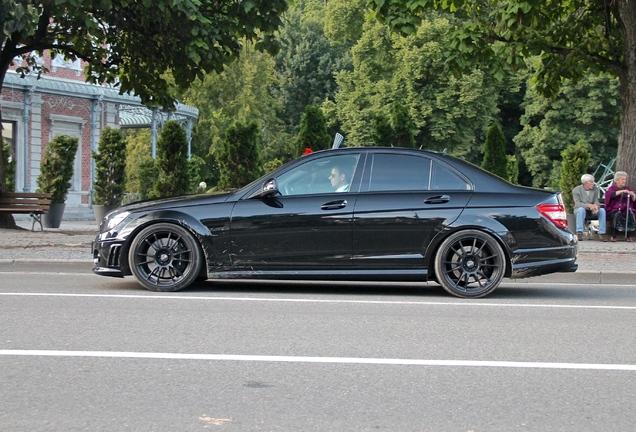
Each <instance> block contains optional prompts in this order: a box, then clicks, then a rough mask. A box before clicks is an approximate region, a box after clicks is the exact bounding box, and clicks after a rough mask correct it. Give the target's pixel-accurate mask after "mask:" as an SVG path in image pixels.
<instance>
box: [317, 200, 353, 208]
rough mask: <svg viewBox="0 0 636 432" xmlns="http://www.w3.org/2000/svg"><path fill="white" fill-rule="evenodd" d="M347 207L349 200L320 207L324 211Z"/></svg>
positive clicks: (332, 202)
mask: <svg viewBox="0 0 636 432" xmlns="http://www.w3.org/2000/svg"><path fill="white" fill-rule="evenodd" d="M346 206H347V200H339V201H331V202H328V203H325V204H323V205H322V206H320V208H321V209H322V210H338V209H341V208H345V207H346Z"/></svg>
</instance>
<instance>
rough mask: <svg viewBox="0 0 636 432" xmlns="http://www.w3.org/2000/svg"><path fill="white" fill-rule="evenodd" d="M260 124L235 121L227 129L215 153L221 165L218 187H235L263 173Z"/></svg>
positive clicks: (243, 184)
mask: <svg viewBox="0 0 636 432" xmlns="http://www.w3.org/2000/svg"><path fill="white" fill-rule="evenodd" d="M259 140H260V136H259V133H258V125H257V124H256V122H252V123H250V124H248V125H244V124H242V123H240V122H236V123H234V124H233V125H232V126H230V127H229V128H228V129H227V132H226V133H225V139H224V140H223V141H222V142H221V144H220V146H219V148H218V149H217V151H216V153H215V155H216V158H217V163H218V165H219V183H218V189H234V188H240V187H242V186H245V185H246V184H248V183H250V182H252V181H253V180H256V179H257V178H258V177H260V176H261V175H262V173H263V165H262V162H261V156H260V151H259V147H258V144H259Z"/></svg>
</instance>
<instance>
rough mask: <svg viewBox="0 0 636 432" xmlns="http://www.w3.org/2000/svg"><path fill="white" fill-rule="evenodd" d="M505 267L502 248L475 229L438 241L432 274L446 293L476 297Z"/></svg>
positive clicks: (489, 287) (493, 284) (485, 291)
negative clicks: (438, 245)
mask: <svg viewBox="0 0 636 432" xmlns="http://www.w3.org/2000/svg"><path fill="white" fill-rule="evenodd" d="M505 270H506V264H505V256H504V252H503V249H502V248H501V246H500V245H499V243H497V241H496V240H495V239H494V238H492V237H491V236H490V235H488V234H486V233H484V232H481V231H478V230H465V231H458V232H456V233H454V234H452V235H450V236H449V237H448V238H447V239H446V240H444V242H443V243H442V244H441V246H440V248H439V250H438V251H437V255H435V275H436V277H437V281H438V282H439V284H440V285H441V286H442V287H443V288H444V289H445V290H446V291H448V292H449V293H450V294H452V295H454V296H456V297H461V298H479V297H484V296H486V295H488V294H490V293H491V292H493V291H494V290H495V289H496V288H497V287H498V286H499V284H500V283H501V280H502V279H503V277H504V273H505Z"/></svg>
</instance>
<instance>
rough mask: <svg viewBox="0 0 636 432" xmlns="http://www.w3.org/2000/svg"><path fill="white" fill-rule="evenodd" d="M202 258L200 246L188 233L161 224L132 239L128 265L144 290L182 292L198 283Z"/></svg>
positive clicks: (166, 224)
mask: <svg viewBox="0 0 636 432" xmlns="http://www.w3.org/2000/svg"><path fill="white" fill-rule="evenodd" d="M201 256H202V254H201V250H200V249H199V245H198V243H197V241H196V240H195V239H194V237H193V236H192V234H190V232H188V230H186V229H185V228H183V227H180V226H178V225H175V224H171V223H158V224H155V225H151V226H149V227H147V228H145V229H144V230H142V231H141V232H140V233H139V234H138V235H137V236H136V237H135V238H134V239H133V241H132V243H131V246H130V252H129V254H128V264H129V265H130V270H131V271H132V273H133V275H134V276H135V277H136V278H137V280H138V281H139V283H140V284H141V285H143V286H144V288H147V289H149V290H151V291H179V290H182V289H184V288H186V287H187V286H188V285H190V284H191V283H192V282H194V281H195V280H196V278H197V276H198V275H199V269H200V268H201Z"/></svg>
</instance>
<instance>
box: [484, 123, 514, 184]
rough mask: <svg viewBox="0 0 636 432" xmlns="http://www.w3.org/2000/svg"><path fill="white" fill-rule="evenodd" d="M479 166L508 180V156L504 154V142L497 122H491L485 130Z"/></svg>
mask: <svg viewBox="0 0 636 432" xmlns="http://www.w3.org/2000/svg"><path fill="white" fill-rule="evenodd" d="M481 167H482V168H483V169H485V170H486V171H490V172H491V173H493V174H495V175H497V176H499V177H501V178H502V179H505V180H508V178H509V173H508V158H507V156H506V142H505V141H504V134H503V130H501V125H500V124H499V123H493V124H492V126H490V127H489V128H488V131H487V132H486V142H485V143H484V160H483V161H482V163H481Z"/></svg>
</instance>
